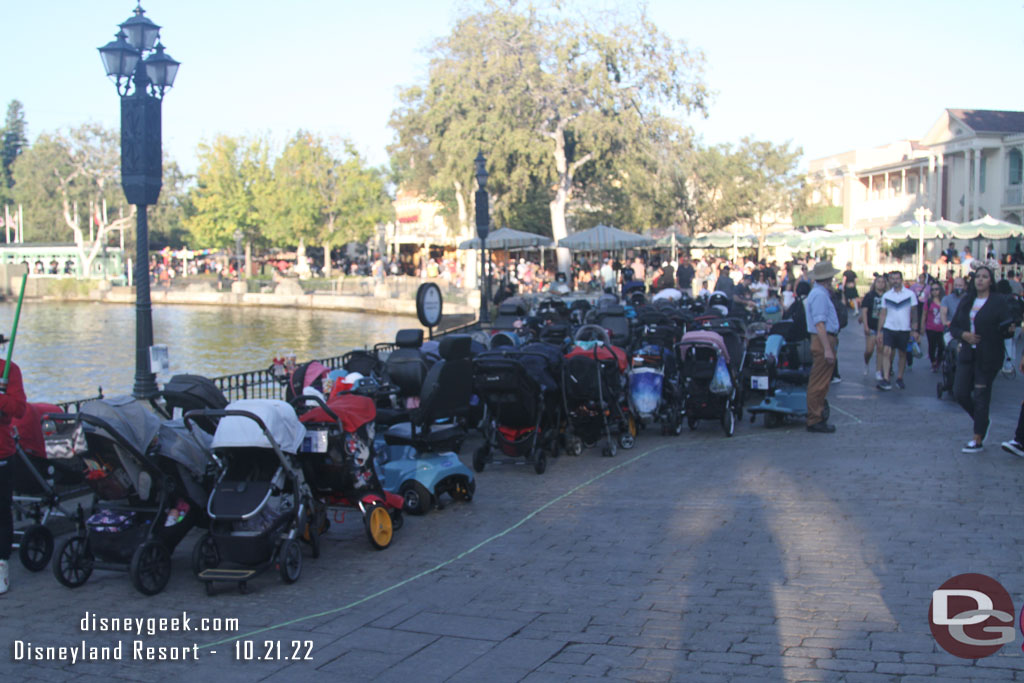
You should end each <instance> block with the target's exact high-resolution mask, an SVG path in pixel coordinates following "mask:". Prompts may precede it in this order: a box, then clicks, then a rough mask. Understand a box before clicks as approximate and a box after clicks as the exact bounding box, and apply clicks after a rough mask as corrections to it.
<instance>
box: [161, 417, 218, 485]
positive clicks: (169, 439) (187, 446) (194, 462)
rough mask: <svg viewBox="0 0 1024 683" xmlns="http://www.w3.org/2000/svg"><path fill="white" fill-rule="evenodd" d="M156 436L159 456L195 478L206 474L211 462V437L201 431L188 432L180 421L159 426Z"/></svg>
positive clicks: (172, 421)
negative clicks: (179, 466) (167, 459)
mask: <svg viewBox="0 0 1024 683" xmlns="http://www.w3.org/2000/svg"><path fill="white" fill-rule="evenodd" d="M158 436H159V444H160V455H162V456H163V457H165V458H169V459H171V460H173V461H174V462H176V463H178V464H179V465H181V466H182V467H184V468H185V469H187V470H188V471H189V472H191V473H192V474H195V475H197V476H202V474H203V473H204V472H206V466H207V465H209V464H210V462H211V461H212V459H211V458H210V448H211V446H210V442H211V441H212V440H213V437H211V436H210V435H209V434H207V433H206V432H204V431H203V430H201V429H196V430H194V431H193V430H190V429H189V428H188V427H186V426H185V423H184V422H183V421H181V420H171V421H170V422H164V423H163V424H161V425H160V431H159V432H158Z"/></svg>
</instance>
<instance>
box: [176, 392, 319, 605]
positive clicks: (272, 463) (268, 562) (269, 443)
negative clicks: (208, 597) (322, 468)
mask: <svg viewBox="0 0 1024 683" xmlns="http://www.w3.org/2000/svg"><path fill="white" fill-rule="evenodd" d="M199 418H207V419H217V420H218V422H217V431H216V432H215V433H214V435H213V442H212V447H213V451H214V454H215V456H216V457H217V458H218V459H219V460H220V461H221V463H222V465H223V468H222V471H221V473H220V476H219V477H218V478H217V482H216V484H215V485H214V487H213V491H212V493H211V494H210V497H209V502H208V503H207V513H208V514H209V516H210V530H209V531H208V532H207V533H206V534H203V536H202V537H201V538H200V539H199V540H198V541H197V542H196V544H195V546H194V547H193V550H192V571H193V572H194V573H195V575H196V576H197V577H198V578H199V580H200V581H203V582H204V583H205V584H206V592H207V593H208V594H212V593H213V584H214V582H215V581H236V582H238V588H239V590H240V591H242V592H243V593H244V592H245V591H246V590H247V588H248V586H247V582H248V581H249V579H252V578H254V577H255V576H257V575H259V574H261V573H262V572H264V571H266V570H267V569H270V568H271V567H276V568H277V569H278V571H279V572H280V575H281V579H282V580H283V581H284V582H285V583H294V582H295V581H297V580H298V578H299V575H300V574H301V572H302V549H301V548H300V546H299V538H300V537H301V536H302V535H303V531H304V530H305V531H306V534H305V535H306V536H307V538H308V542H309V543H310V545H311V546H313V548H314V551H315V550H316V549H317V548H318V546H317V543H316V541H315V540H314V538H313V537H314V536H315V534H316V533H317V531H318V528H317V526H316V524H315V522H316V520H315V519H314V518H313V510H314V508H313V496H312V492H311V491H310V489H309V486H308V485H307V483H306V479H305V477H304V475H303V472H302V466H301V464H300V462H299V458H298V455H297V454H298V452H299V449H300V448H301V446H302V441H303V439H304V438H305V436H306V429H305V427H303V425H302V423H301V422H299V418H298V417H297V416H296V415H295V410H294V409H293V408H292V407H291V406H290V405H288V404H287V403H285V402H284V401H278V400H274V399H243V400H240V401H234V402H232V403H229V404H228V405H227V407H226V408H225V409H224V410H212V409H207V410H193V411H190V412H188V413H185V422H186V424H192V423H193V422H195V421H197V420H198V419H199ZM224 564H228V565H233V566H229V567H224V566H222V565H224Z"/></svg>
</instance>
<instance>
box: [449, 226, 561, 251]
mask: <svg viewBox="0 0 1024 683" xmlns="http://www.w3.org/2000/svg"><path fill="white" fill-rule="evenodd" d="M552 243H553V240H552V239H551V238H550V237H545V236H544V235H537V234H534V233H532V232H524V231H522V230H513V229H512V228H499V229H497V230H495V231H494V232H492V233H491V234H489V235H488V236H487V248H488V249H536V248H537V247H541V248H543V247H550V246H551V245H552ZM479 248H480V238H479V237H474V238H473V239H471V240H466V241H465V242H462V243H460V244H459V249H479Z"/></svg>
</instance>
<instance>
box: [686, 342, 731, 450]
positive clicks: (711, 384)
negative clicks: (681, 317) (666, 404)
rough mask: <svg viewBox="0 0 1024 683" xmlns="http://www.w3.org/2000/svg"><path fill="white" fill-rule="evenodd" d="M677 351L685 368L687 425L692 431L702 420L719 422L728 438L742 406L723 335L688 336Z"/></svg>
mask: <svg viewBox="0 0 1024 683" xmlns="http://www.w3.org/2000/svg"><path fill="white" fill-rule="evenodd" d="M677 348H678V349H679V358H680V360H681V362H682V366H683V368H682V374H683V378H684V380H683V381H684V392H685V396H686V398H685V400H684V406H685V410H686V421H687V425H688V426H689V427H690V429H691V430H693V429H696V428H697V424H698V422H699V421H700V420H718V421H720V422H721V424H722V431H724V432H725V435H726V436H732V435H733V434H734V433H735V432H736V420H738V419H740V417H742V414H743V413H742V411H743V406H742V404H740V402H739V400H738V396H739V392H738V391H737V387H736V384H737V376H736V373H735V372H734V371H733V362H732V357H731V352H730V350H729V348H728V347H727V346H726V342H725V340H724V339H723V338H722V335H721V334H719V333H718V332H713V331H711V330H695V331H693V332H687V333H686V334H684V335H683V339H682V341H681V342H679V345H678V347H677Z"/></svg>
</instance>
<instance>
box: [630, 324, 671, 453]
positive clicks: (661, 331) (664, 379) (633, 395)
mask: <svg viewBox="0 0 1024 683" xmlns="http://www.w3.org/2000/svg"><path fill="white" fill-rule="evenodd" d="M637 330H638V337H639V345H638V347H637V349H636V350H635V351H634V352H633V353H632V354H631V358H632V368H631V369H630V371H629V405H630V408H632V411H633V413H634V414H636V416H637V417H638V418H639V419H640V421H641V424H646V423H650V422H660V423H661V427H662V434H666V435H667V434H675V435H678V434H680V433H681V432H682V428H683V394H682V382H681V380H680V376H679V363H678V362H677V361H676V359H675V356H674V355H673V351H672V350H673V349H674V348H675V345H676V344H677V343H678V342H679V340H680V334H681V333H680V328H679V327H677V326H676V325H675V324H674V323H673V322H672V321H671V320H670V319H669V318H668V316H666V315H665V314H664V313H663V312H661V311H659V310H657V309H654V308H647V309H643V310H641V311H640V313H639V314H638V316H637Z"/></svg>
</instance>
